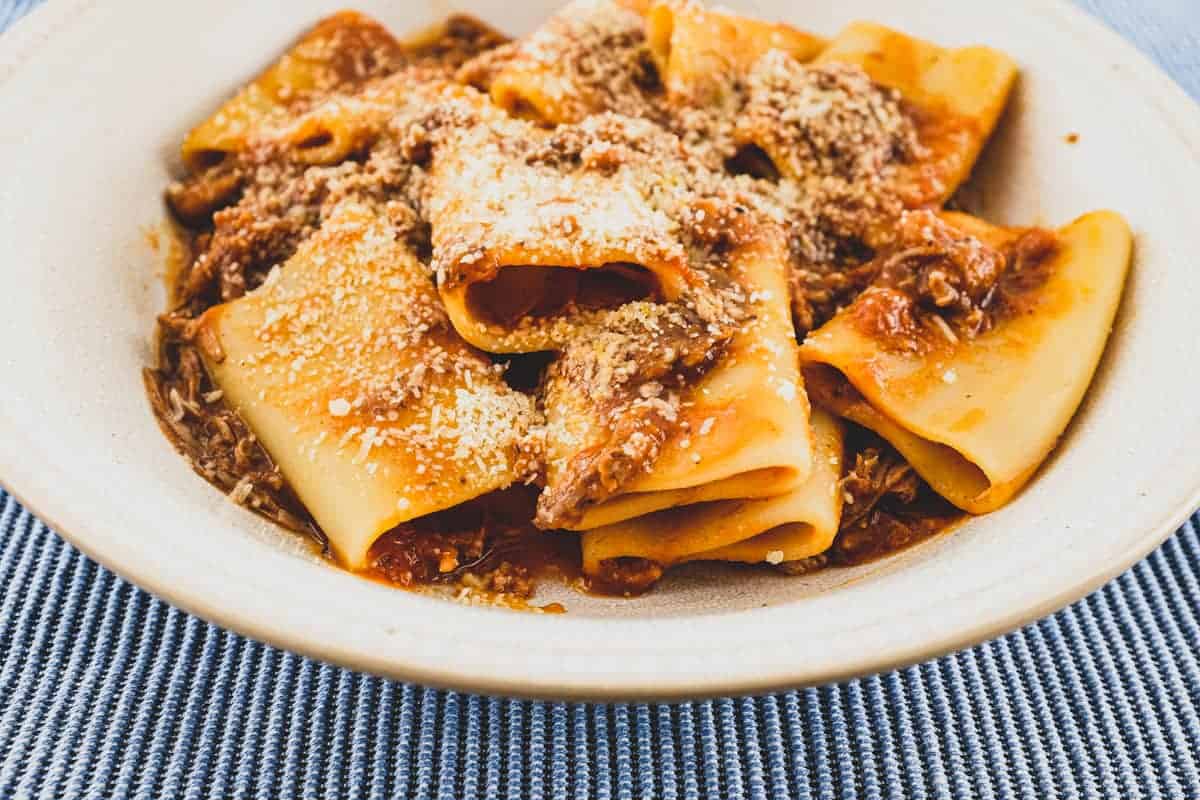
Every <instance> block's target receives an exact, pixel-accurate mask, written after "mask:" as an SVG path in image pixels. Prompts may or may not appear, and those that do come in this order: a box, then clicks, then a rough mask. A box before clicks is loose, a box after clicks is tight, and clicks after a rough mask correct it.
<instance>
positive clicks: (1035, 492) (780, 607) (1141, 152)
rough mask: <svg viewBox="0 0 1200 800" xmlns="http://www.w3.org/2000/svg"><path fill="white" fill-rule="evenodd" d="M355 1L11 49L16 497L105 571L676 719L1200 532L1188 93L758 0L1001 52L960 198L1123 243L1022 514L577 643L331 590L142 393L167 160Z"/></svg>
mask: <svg viewBox="0 0 1200 800" xmlns="http://www.w3.org/2000/svg"><path fill="white" fill-rule="evenodd" d="M344 1H345V0H332V1H331V2H325V0H299V1H296V2H289V3H286V4H284V3H279V4H277V5H276V4H268V3H257V4H246V3H238V2H233V0H214V1H213V2H206V3H185V4H178V3H163V2H159V0H106V2H104V3H95V2H92V1H91V0H85V1H84V2H80V0H56V1H55V2H52V3H49V4H48V5H47V6H46V7H45V8H44V9H43V10H39V11H37V12H35V13H34V14H33V15H32V17H31V18H30V19H29V20H27V21H23V22H21V23H19V24H18V25H17V26H16V28H15V29H14V30H13V31H11V32H9V33H8V34H6V35H4V36H3V37H0V152H3V153H4V154H5V158H4V167H3V170H2V172H0V283H2V285H3V286H4V291H3V292H2V293H0V342H2V344H0V386H2V387H3V388H2V390H0V479H2V480H3V481H4V483H5V485H6V486H8V487H10V488H11V490H12V491H13V492H14V493H15V494H16V495H17V496H18V497H19V498H20V499H21V500H22V501H23V502H25V503H26V504H27V505H29V506H30V507H31V508H32V509H33V510H34V511H36V512H37V513H38V514H39V515H41V516H42V518H43V519H45V520H46V521H47V522H49V523H50V524H51V525H52V526H54V528H55V529H56V530H58V531H59V532H60V533H61V534H62V535H63V536H65V537H67V538H68V539H69V540H71V541H72V542H73V543H75V544H76V545H78V546H79V547H80V548H81V549H83V550H84V551H85V552H87V553H88V554H89V555H91V556H92V557H94V558H96V559H97V560H98V561H100V562H102V563H103V564H105V565H106V566H108V567H110V568H112V569H113V570H115V571H117V572H118V573H120V574H122V575H124V576H126V577H127V578H129V579H130V580H132V581H134V582H136V583H138V584H139V585H141V586H144V587H146V588H147V589H149V590H150V591H152V592H154V593H156V594H158V595H159V596H161V597H163V598H165V599H167V600H169V601H170V602H172V603H175V604H177V605H179V606H181V607H183V608H185V609H187V610H188V611H191V612H194V613H196V614H199V615H200V616H202V617H205V618H207V619H210V620H212V621H214V622H216V623H218V624H221V625H224V626H227V627H229V628H232V629H234V630H236V631H239V632H241V633H244V634H247V635H249V636H253V637H255V638H257V639H261V640H263V641H267V642H270V643H272V644H275V645H278V646H280V647H285V648H288V649H291V650H296V651H299V652H302V653H306V654H309V655H312V656H316V657H318V658H323V659H327V660H329V661H334V662H337V663H340V664H345V665H347V666H350V667H354V668H357V669H362V670H367V671H371V672H376V673H381V674H385V675H390V676H395V677H397V678H403V679H407V680H414V681H419V682H422V683H428V684H434V685H441V686H450V687H455V688H462V689H470V690H477V691H485V692H498V693H499V692H502V693H508V694H521V695H534V696H551V697H572V698H592V699H613V698H633V697H644V698H668V697H684V696H696V695H712V694H718V693H720V694H724V693H741V692H753V691H761V690H767V689H775V688H782V687H791V686H796V685H800V684H813V683H820V682H826V681H831V680H835V679H839V678H845V677H849V676H853V675H859V674H864V673H869V672H873V671H877V670H881V669H884V668H887V667H892V666H896V665H900V664H904V663H907V662H913V661H917V660H920V659H925V658H929V657H932V656H935V655H938V654H940V653H944V652H946V651H948V650H951V649H954V648H958V647H963V646H966V645H970V644H973V643H976V642H979V641H981V640H983V639H986V638H988V637H992V636H995V635H998V634H1000V633H1003V632H1005V631H1007V630H1010V629H1011V628H1014V627H1016V626H1017V625H1020V624H1022V623H1025V622H1028V621H1030V620H1032V619H1034V618H1036V617H1039V616H1042V615H1044V614H1047V613H1049V612H1051V611H1053V610H1055V609H1057V608H1059V607H1060V606H1062V605H1064V604H1065V603H1067V602H1070V601H1071V600H1074V599H1076V598H1078V597H1080V596H1082V595H1084V594H1085V593H1087V592H1089V591H1092V590H1093V589H1095V588H1096V587H1098V586H1099V585H1100V584H1102V583H1103V582H1104V581H1106V580H1108V579H1110V578H1112V577H1113V576H1114V575H1116V574H1117V573H1119V572H1121V571H1122V570H1124V569H1125V568H1127V567H1128V566H1129V565H1130V564H1132V563H1133V562H1134V561H1135V560H1137V559H1138V558H1140V557H1142V556H1143V555H1144V554H1146V553H1147V552H1148V551H1149V550H1150V549H1151V548H1152V547H1153V546H1154V545H1156V544H1157V543H1158V542H1159V541H1161V540H1162V539H1163V537H1165V536H1166V535H1167V534H1168V533H1170V532H1171V531H1172V530H1173V529H1174V528H1175V527H1176V526H1177V525H1178V524H1179V523H1180V522H1181V521H1182V520H1183V519H1184V518H1185V516H1186V515H1187V513H1188V512H1190V511H1191V510H1192V509H1193V508H1194V507H1195V506H1196V505H1197V503H1198V502H1200V496H1198V493H1197V487H1200V459H1198V458H1197V457H1196V455H1195V449H1194V448H1195V445H1196V443H1197V442H1200V413H1198V412H1197V410H1196V408H1195V405H1194V403H1195V397H1196V394H1195V390H1196V388H1197V374H1198V372H1200V312H1198V311H1197V309H1200V269H1198V268H1197V266H1196V263H1195V260H1196V253H1198V252H1200V225H1198V224H1197V221H1196V212H1195V200H1194V199H1193V195H1192V192H1194V191H1195V190H1196V187H1197V186H1200V114H1198V113H1197V109H1196V108H1195V107H1194V106H1193V104H1192V103H1191V101H1190V100H1189V99H1188V98H1187V97H1186V96H1185V95H1184V93H1183V92H1182V91H1180V90H1179V89H1178V88H1177V87H1176V86H1174V85H1173V84H1172V83H1171V82H1170V81H1168V80H1167V79H1166V78H1165V77H1164V76H1163V75H1161V74H1160V73H1159V72H1158V71H1157V70H1156V69H1154V68H1153V67H1152V66H1150V64H1149V63H1148V62H1147V61H1146V60H1145V59H1144V58H1143V57H1141V56H1140V55H1138V54H1137V53H1136V52H1135V51H1134V50H1133V49H1132V48H1131V47H1129V46H1128V45H1126V44H1124V43H1123V42H1121V41H1120V40H1119V39H1118V38H1117V37H1116V36H1114V35H1113V34H1111V33H1109V32H1107V31H1106V30H1104V29H1103V28H1102V27H1101V26H1100V25H1098V24H1097V23H1095V22H1093V21H1090V20H1089V19H1087V18H1086V17H1085V16H1084V15H1082V14H1081V13H1080V12H1078V11H1076V10H1074V9H1072V8H1070V7H1068V6H1066V5H1062V4H1058V3H1048V2H1045V1H1044V0H1014V1H1013V2H1008V3H996V2H990V1H989V2H984V1H983V0H980V1H979V2H965V1H964V2H959V3H954V4H946V3H943V2H940V0H924V1H920V0H910V2H905V3H902V4H900V3H894V2H890V0H846V1H845V2H839V3H806V4H794V3H789V2H786V0H759V2H755V3H742V4H735V5H740V6H741V7H743V8H745V9H746V10H749V11H752V12H755V13H757V14H759V15H762V16H766V17H774V18H779V19H785V20H787V21H790V22H793V23H796V24H798V25H801V26H804V27H807V28H810V29H812V30H816V31H818V32H823V33H833V32H835V31H836V30H837V29H838V28H839V27H840V26H841V25H842V24H843V23H845V22H847V21H849V20H850V19H853V18H868V19H875V20H879V21H882V22H885V23H889V24H892V25H894V26H897V27H899V28H901V29H903V30H906V31H909V32H911V33H913V34H917V35H921V36H925V37H928V38H932V39H934V40H936V41H938V42H942V43H946V44H966V43H975V42H983V43H987V44H991V45H994V46H997V47H1000V48H1002V49H1004V50H1006V51H1008V52H1009V53H1011V54H1012V55H1013V56H1015V57H1016V58H1017V60H1018V61H1019V62H1020V63H1021V66H1022V68H1023V78H1022V80H1021V83H1020V87H1019V89H1018V91H1017V94H1016V97H1015V98H1014V102H1013V104H1012V107H1011V110H1010V112H1009V113H1008V114H1007V117H1006V118H1005V120H1004V121H1003V123H1002V125H1001V129H1000V133H999V134H998V135H997V137H996V140H995V142H994V143H993V145H992V146H991V148H990V149H989V151H988V153H987V154H986V157H985V160H984V162H983V164H982V165H981V167H980V169H979V170H978V172H977V175H976V178H975V180H974V188H975V197H976V198H977V199H978V200H979V204H980V209H981V210H982V211H983V212H984V214H985V215H986V216H988V217H990V218H992V219H995V220H997V221H1002V222H1013V223H1017V222H1021V223H1033V222H1041V223H1047V224H1057V223H1060V222H1066V221H1069V220H1070V219H1072V218H1074V217H1075V216H1076V215H1078V214H1080V213H1082V212H1085V211H1087V210H1090V209H1093V208H1099V207H1105V206H1107V207H1112V208H1115V209H1117V210H1119V211H1121V212H1123V213H1124V214H1125V215H1126V216H1127V217H1128V218H1129V219H1130V221H1131V223H1132V224H1133V226H1134V228H1135V229H1136V232H1137V257H1136V263H1135V265H1134V269H1133V272H1132V277H1131V280H1130V284H1129V286H1128V289H1127V291H1126V296H1125V300H1124V305H1123V308H1122V310H1121V313H1120V315H1119V318H1118V322H1117V326H1116V330H1115V331H1114V334H1113V337H1112V341H1111V343H1110V345H1109V348H1108V352H1107V353H1106V355H1105V358H1104V362H1103V365H1102V367H1101V369H1100V372H1099V374H1098V375H1097V377H1096V380H1095V382H1094V385H1093V386H1092V389H1091V392H1090V393H1089V395H1088V398H1087V400H1086V402H1085V403H1084V406H1083V408H1082V409H1081V410H1080V413H1079V415H1078V416H1077V418H1076V419H1075V421H1074V422H1073V424H1072V425H1071V427H1070V429H1069V430H1068V432H1067V435H1066V437H1065V438H1064V440H1063V442H1062V445H1061V446H1060V448H1059V449H1058V451H1057V452H1056V454H1055V455H1054V456H1053V457H1052V458H1051V459H1050V460H1049V462H1048V463H1047V464H1046V465H1045V467H1044V468H1043V469H1042V470H1041V473H1040V474H1039V475H1038V477H1037V478H1036V480H1035V481H1034V482H1033V484H1032V485H1031V486H1030V488H1029V489H1028V490H1027V491H1026V492H1025V493H1024V494H1023V495H1022V496H1021V497H1020V498H1019V499H1018V500H1017V501H1016V502H1015V503H1013V504H1012V505H1010V506H1009V507H1007V508H1005V509H1003V510H1002V511H1000V512H997V513H995V514H992V515H990V516H987V517H985V518H980V519H977V520H974V521H972V522H970V523H969V524H968V525H966V526H965V527H963V528H961V529H959V530H958V531H957V532H956V533H954V534H953V535H951V536H947V537H943V538H941V539H938V540H935V541H933V542H930V543H928V544H925V545H923V546H921V547H918V548H915V549H913V550H911V551H908V552H906V553H903V554H901V555H899V556H897V557H894V558H892V559H890V560H887V561H884V562H881V563H877V564H874V565H870V566H868V567H864V568H859V569H854V570H847V571H835V572H828V573H824V574H818V575H815V576H812V577H801V578H784V577H777V576H771V575H765V574H760V573H758V572H751V571H747V570H736V569H732V568H727V569H724V570H722V569H715V568H692V569H689V570H685V571H684V572H683V573H681V574H679V575H677V576H674V577H673V578H671V579H669V580H667V581H666V582H665V583H664V584H663V585H662V586H661V587H660V588H659V589H658V590H657V591H656V592H655V593H653V594H652V595H650V596H648V597H645V598H643V599H639V600H632V601H630V600H601V599H595V598H586V597H582V596H575V595H573V594H570V593H569V592H566V591H565V590H561V589H560V590H558V591H559V592H560V593H561V594H562V595H564V597H560V598H556V599H565V602H566V604H567V606H568V608H569V613H568V614H566V615H563V616H540V615H532V614H520V613H513V612H509V611H504V610H496V609H481V608H470V607H463V606H459V605H455V604H452V603H447V602H443V601H436V600H432V599H428V598H423V597H420V596H416V595H413V594H408V593H405V592H402V591H396V590H391V589H388V588H386V587H384V586H380V585H375V584H372V583H369V582H367V581H364V580H361V579H358V578H355V577H353V576H351V575H348V574H346V573H343V572H340V571H338V570H336V569H332V568H330V567H328V566H326V565H323V564H320V563H315V562H314V560H313V559H312V558H311V557H310V556H307V555H305V554H304V551H303V548H301V547H298V546H297V544H296V540H295V539H293V538H291V537H289V536H288V535H285V534H280V533H278V532H276V531H274V530H272V529H269V528H268V526H266V525H265V524H264V523H262V522H260V521H259V520H258V519H257V518H255V517H253V516H252V515H250V514H249V513H248V512H246V511H243V510H242V509H240V508H238V507H236V506H234V505H233V504H232V503H230V502H229V501H227V500H226V499H224V498H223V497H221V496H220V495H219V494H218V493H217V492H216V491H215V490H213V489H212V488H211V487H209V486H208V485H207V484H206V483H204V482H203V481H202V480H200V479H199V478H198V477H196V476H195V475H194V474H192V472H191V471H190V470H189V468H188V467H187V465H186V464H185V463H184V461H183V459H182V458H180V457H179V456H177V455H176V454H175V453H174V452H173V451H172V449H171V447H170V445H168V443H167V441H166V440H165V439H164V438H163V436H162V435H161V434H160V433H159V431H158V428H157V426H156V425H155V423H154V420H153V419H152V418H151V416H150V412H149V409H148V406H147V403H146V400H145V397H144V396H143V393H142V389H141V382H140V378H139V370H140V369H141V367H142V366H143V365H145V364H147V363H148V362H149V361H150V359H151V348H150V335H151V331H152V327H153V318H154V315H155V313H156V312H157V311H158V310H160V309H161V308H162V306H163V303H164V299H163V292H162V285H161V280H160V273H161V270H162V266H161V265H162V257H161V256H160V255H157V254H156V253H155V252H154V251H153V250H152V249H151V248H150V247H149V246H148V245H147V241H146V239H147V231H148V230H153V228H154V226H156V224H157V223H158V222H159V221H160V220H161V219H162V216H163V210H162V206H161V201H160V195H161V191H162V189H163V187H164V185H165V184H166V183H167V181H168V178H169V176H170V175H171V173H172V170H173V169H175V168H176V166H177V164H176V158H177V157H176V155H175V154H176V151H177V147H178V144H179V142H180V140H181V139H182V137H183V135H184V133H185V132H186V131H187V130H188V128H189V127H190V126H191V125H193V124H194V123H196V122H197V121H199V120H200V119H201V118H203V117H204V116H205V115H206V114H207V113H209V112H210V111H211V110H212V109H213V108H215V107H216V105H217V104H218V103H219V102H220V101H221V100H222V98H224V97H225V96H227V95H228V94H229V93H230V92H231V91H232V90H233V89H234V88H235V87H236V86H237V85H238V84H239V83H241V82H243V81H245V80H247V79H248V78H250V77H251V76H252V75H254V73H255V72H256V71H257V70H258V69H260V68H261V67H262V66H263V65H265V64H266V63H268V62H269V61H270V60H271V59H272V58H273V57H274V56H275V55H276V54H277V53H279V52H280V51H281V50H282V49H283V48H284V47H285V46H286V45H287V44H288V43H289V42H290V41H291V40H292V39H293V38H294V37H295V36H296V35H297V34H298V33H299V32H301V31H302V30H303V29H304V28H305V27H306V26H308V25H310V24H311V23H312V22H313V21H314V20H316V19H317V18H318V17H320V16H321V15H322V14H325V13H328V12H330V11H333V10H335V9H336V8H338V7H340V6H341V5H342V4H343V2H344ZM359 5H360V7H361V8H362V9H363V10H365V11H367V12H369V13H372V14H374V15H376V16H378V17H379V18H380V19H382V20H383V21H384V22H386V23H387V24H388V25H390V26H391V27H392V29H393V30H394V31H397V32H405V31H407V30H413V29H417V28H419V27H421V26H422V25H425V24H427V23H429V22H432V21H433V20H435V19H437V18H439V17H441V16H443V15H445V14H446V13H448V12H449V11H451V10H467V11H472V12H474V13H476V14H477V15H478V16H480V17H482V18H484V19H486V20H488V21H490V22H492V23H493V24H496V25H498V26H500V27H502V28H503V29H505V30H507V31H509V32H512V33H522V32H525V31H528V30H529V29H531V28H532V27H533V26H534V25H535V24H536V23H537V22H538V21H539V20H540V19H542V18H544V17H545V16H546V15H547V14H548V13H549V12H550V11H551V10H552V9H553V7H554V6H555V3H554V2H552V0H544V1H538V2H519V3H513V2H506V1H505V0H478V2H459V3H456V2H443V1H440V0H429V2H415V0H414V1H412V2H408V1H398V0H390V2H382V1H379V0H364V1H363V2H361V3H359ZM801 5H803V6H807V8H805V9H804V10H803V11H801V10H800V7H801ZM1071 132H1078V133H1079V134H1080V140H1079V142H1078V143H1077V144H1074V145H1070V144H1067V143H1066V142H1065V141H1064V137H1065V136H1066V134H1068V133H1071Z"/></svg>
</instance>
